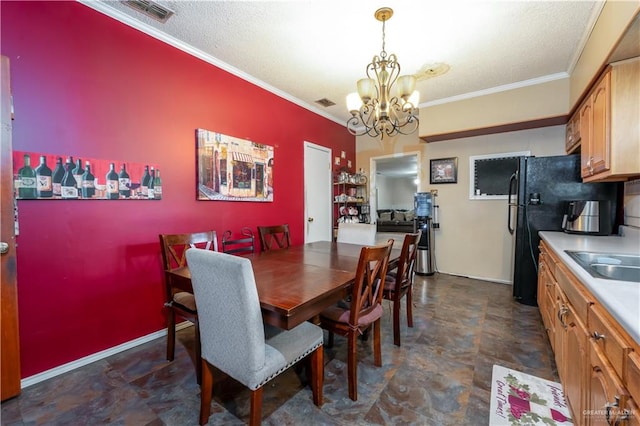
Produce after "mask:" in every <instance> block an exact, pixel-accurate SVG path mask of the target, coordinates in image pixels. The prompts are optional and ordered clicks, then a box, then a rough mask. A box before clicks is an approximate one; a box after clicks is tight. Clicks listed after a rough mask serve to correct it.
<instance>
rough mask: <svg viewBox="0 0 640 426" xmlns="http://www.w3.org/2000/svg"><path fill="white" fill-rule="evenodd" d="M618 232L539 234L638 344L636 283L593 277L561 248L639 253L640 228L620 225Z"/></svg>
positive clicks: (638, 294) (638, 285)
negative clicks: (606, 233) (609, 234)
mask: <svg viewBox="0 0 640 426" xmlns="http://www.w3.org/2000/svg"><path fill="white" fill-rule="evenodd" d="M620 229H621V232H620V234H621V235H612V236H587V235H577V234H566V233H564V232H549V231H541V232H540V238H542V239H543V240H544V241H545V242H546V243H547V244H548V245H549V248H550V249H551V250H553V251H554V253H555V254H556V255H558V257H559V258H560V259H561V260H562V262H563V263H564V264H565V265H566V266H567V267H568V268H569V270H570V271H571V272H572V273H573V274H574V275H575V276H576V277H577V278H578V280H580V282H582V284H584V286H585V287H586V288H587V289H588V290H589V291H590V292H591V293H592V294H593V296H594V297H595V298H596V299H597V300H598V302H600V303H601V304H602V306H603V307H605V308H606V309H607V310H608V311H609V313H610V314H611V315H612V316H613V317H614V318H615V319H616V320H618V322H619V323H620V325H621V326H622V327H623V328H624V329H625V330H626V331H627V332H628V333H629V335H630V336H631V337H632V338H633V339H634V340H635V342H636V343H637V344H640V283H635V282H630V281H616V280H606V279H601V278H595V277H593V276H591V274H589V273H588V272H587V271H585V270H584V269H583V268H582V267H581V266H580V265H579V264H578V263H577V262H576V261H574V260H573V259H572V258H571V257H570V256H569V255H568V254H567V253H565V252H564V251H565V250H579V251H592V252H605V253H621V254H640V229H637V228H630V227H628V226H622V227H620Z"/></svg>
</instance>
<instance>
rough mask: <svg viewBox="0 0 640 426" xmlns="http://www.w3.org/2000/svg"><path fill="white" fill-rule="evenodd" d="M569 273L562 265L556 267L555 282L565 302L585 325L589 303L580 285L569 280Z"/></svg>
mask: <svg viewBox="0 0 640 426" xmlns="http://www.w3.org/2000/svg"><path fill="white" fill-rule="evenodd" d="M570 276H571V274H570V272H568V271H566V270H565V267H564V265H561V264H560V265H558V266H557V268H556V280H557V281H558V286H560V288H561V289H562V291H563V292H564V294H565V295H566V297H567V300H568V301H569V303H571V305H573V310H574V312H575V314H576V316H577V317H578V318H580V321H582V323H583V324H586V323H587V313H588V312H589V306H590V305H591V302H590V301H589V298H588V297H587V295H586V294H585V293H584V290H582V284H577V283H576V282H575V281H573V280H572V279H571V278H570Z"/></svg>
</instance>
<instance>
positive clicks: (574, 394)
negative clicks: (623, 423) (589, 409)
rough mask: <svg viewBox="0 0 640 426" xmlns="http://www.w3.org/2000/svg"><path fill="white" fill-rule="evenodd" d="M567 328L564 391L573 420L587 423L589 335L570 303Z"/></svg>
mask: <svg viewBox="0 0 640 426" xmlns="http://www.w3.org/2000/svg"><path fill="white" fill-rule="evenodd" d="M565 318H566V319H565V324H566V326H567V329H566V344H565V348H566V354H565V357H564V360H563V362H564V366H563V367H564V370H565V374H564V376H565V378H566V382H565V383H564V392H565V396H566V398H567V401H568V402H569V405H570V406H571V410H572V413H573V421H574V424H576V425H584V424H586V421H585V417H584V414H583V410H584V406H585V402H584V398H585V392H584V389H585V386H586V382H587V377H586V372H587V365H586V364H587V363H586V359H587V355H588V353H587V342H588V335H587V330H586V327H585V326H584V324H582V322H581V321H580V320H579V318H578V317H577V316H576V315H575V312H574V311H573V309H572V306H571V305H568V311H567V315H566V317H565Z"/></svg>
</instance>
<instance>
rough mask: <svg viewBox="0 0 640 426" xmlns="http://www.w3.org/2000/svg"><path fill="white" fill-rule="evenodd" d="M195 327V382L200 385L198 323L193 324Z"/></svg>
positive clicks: (200, 360)
mask: <svg viewBox="0 0 640 426" xmlns="http://www.w3.org/2000/svg"><path fill="white" fill-rule="evenodd" d="M194 326H195V333H196V337H195V349H194V350H195V352H196V354H195V355H196V381H197V382H198V384H202V347H201V345H200V326H199V325H198V321H196V322H195V323H194Z"/></svg>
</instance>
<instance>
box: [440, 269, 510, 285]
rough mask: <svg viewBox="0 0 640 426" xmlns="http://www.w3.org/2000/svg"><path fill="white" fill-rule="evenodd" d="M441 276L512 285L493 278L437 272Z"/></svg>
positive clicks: (506, 281)
mask: <svg viewBox="0 0 640 426" xmlns="http://www.w3.org/2000/svg"><path fill="white" fill-rule="evenodd" d="M438 272H439V273H441V274H446V275H453V276H456V277H463V278H471V279H474V280H479V281H488V282H492V283H498V284H507V285H513V282H511V281H508V280H499V279H495V278H486V277H475V276H472V275H461V274H455V273H453V272H444V271H438Z"/></svg>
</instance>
